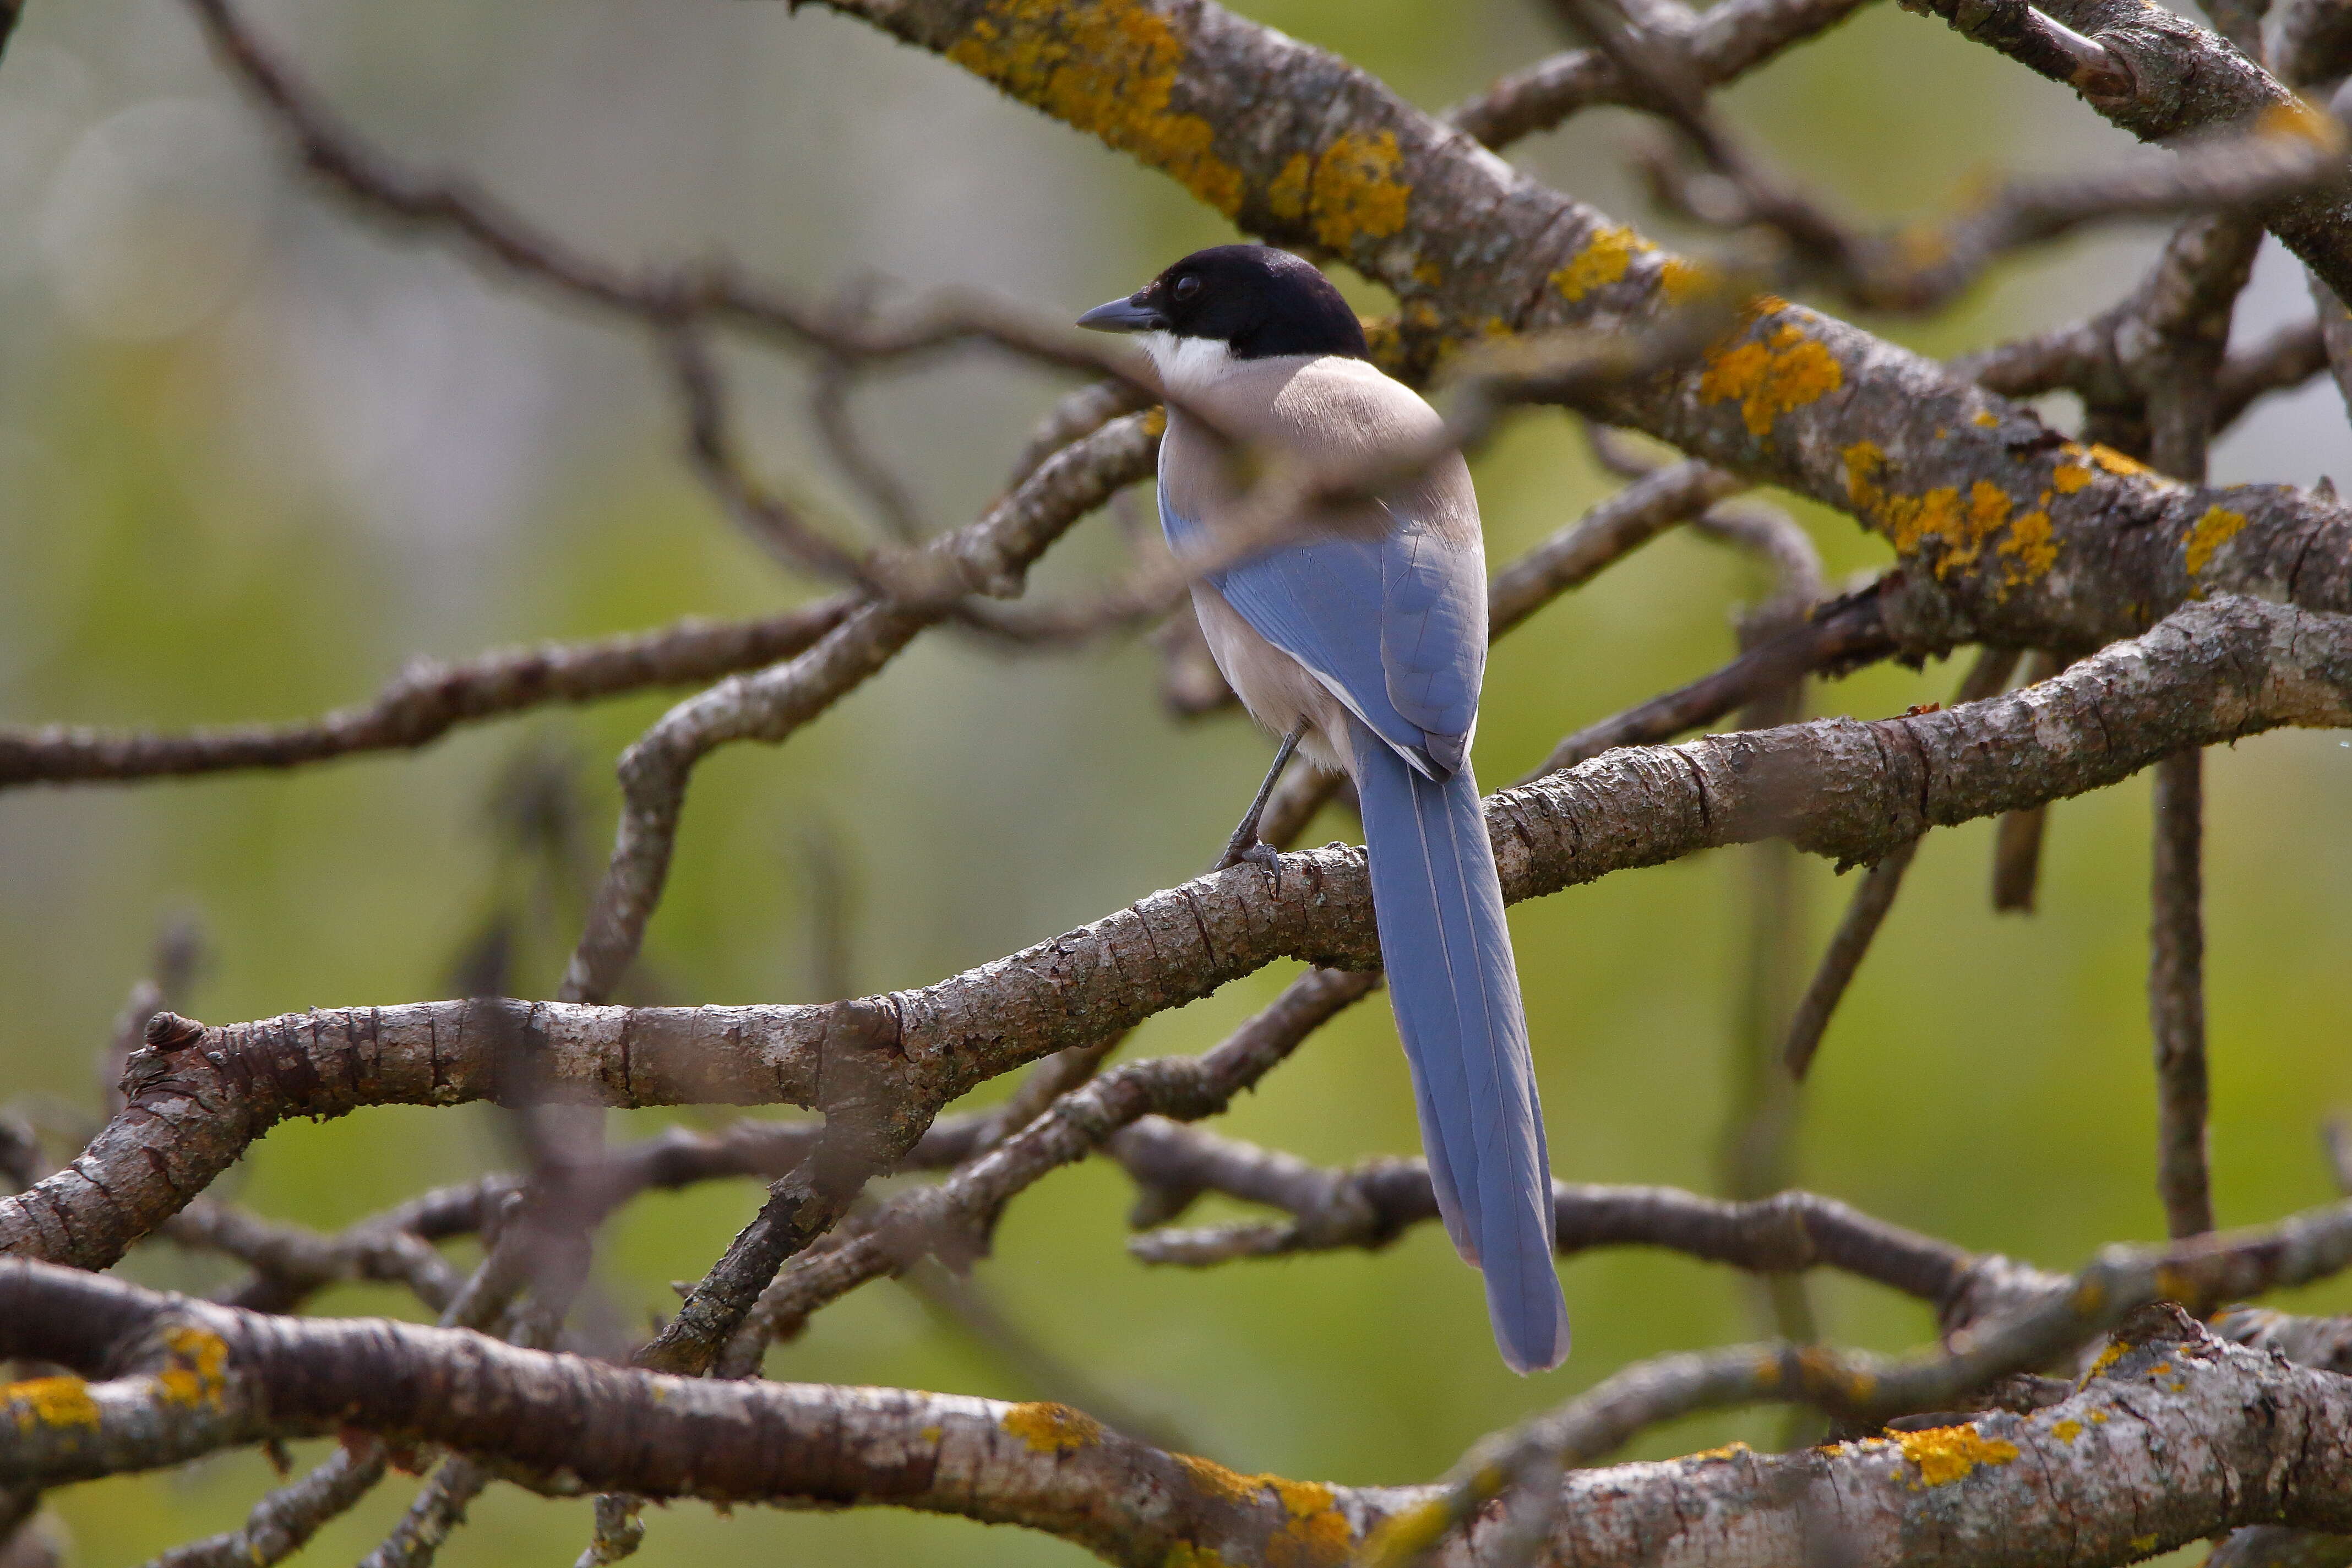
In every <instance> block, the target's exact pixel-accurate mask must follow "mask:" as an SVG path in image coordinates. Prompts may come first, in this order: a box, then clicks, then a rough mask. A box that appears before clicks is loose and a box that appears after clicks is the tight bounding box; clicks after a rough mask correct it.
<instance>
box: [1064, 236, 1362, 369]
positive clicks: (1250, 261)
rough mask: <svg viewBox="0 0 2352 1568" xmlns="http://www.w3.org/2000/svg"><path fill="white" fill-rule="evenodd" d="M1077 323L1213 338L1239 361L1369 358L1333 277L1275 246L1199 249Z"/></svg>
mask: <svg viewBox="0 0 2352 1568" xmlns="http://www.w3.org/2000/svg"><path fill="white" fill-rule="evenodd" d="M1078 325H1080V326H1082V327H1094V328H1097V329H1098V330H1100V331H1107V332H1172V333H1174V334H1175V335H1176V336H1177V337H1180V338H1213V339H1216V340H1217V341H1219V342H1223V343H1226V344H1228V345H1230V346H1231V348H1232V350H1233V353H1234V358H1235V359H1271V358H1273V357H1274V356H1276V355H1277V354H1342V355H1345V356H1347V357H1349V358H1350V359H1370V357H1371V351H1370V346H1369V345H1367V344H1366V343H1365V342H1364V329H1363V326H1362V324H1361V323H1360V322H1359V321H1357V320H1356V312H1355V311H1353V310H1349V309H1348V301H1347V300H1343V299H1341V298H1340V297H1339V289H1335V288H1333V287H1332V286H1331V280H1330V279H1328V278H1326V277H1324V276H1323V274H1321V273H1320V272H1318V271H1317V270H1316V269H1315V268H1314V267H1313V265H1312V264H1311V263H1308V262H1306V261H1303V260H1301V259H1299V258H1297V257H1296V256H1293V255H1291V254H1290V252H1288V251H1286V250H1276V249H1275V248H1274V247H1272V246H1269V245H1219V246H1213V247H1210V248H1209V249H1207V250H1196V251H1194V252H1193V253H1192V255H1190V256H1188V257H1186V258H1184V259H1183V260H1181V261H1180V262H1178V263H1177V264H1176V265H1175V266H1173V267H1171V268H1169V269H1168V270H1167V271H1165V272H1162V273H1161V274H1160V276H1159V277H1157V278H1155V279H1152V280H1151V281H1150V283H1148V284H1146V285H1144V286H1143V287H1142V288H1140V289H1137V290H1136V291H1135V292H1134V293H1132V294H1130V295H1129V296H1128V297H1127V298H1126V299H1124V300H1112V301H1111V302H1110V303H1109V304H1108V305H1098V306H1097V307H1096V308H1095V309H1093V310H1088V311H1087V313H1086V314H1085V315H1083V316H1081V317H1079V318H1078Z"/></svg>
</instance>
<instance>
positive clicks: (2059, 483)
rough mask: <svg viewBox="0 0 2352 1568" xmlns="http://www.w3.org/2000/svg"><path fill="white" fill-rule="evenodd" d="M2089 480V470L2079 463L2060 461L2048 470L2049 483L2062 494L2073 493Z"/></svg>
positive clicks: (2068, 494)
mask: <svg viewBox="0 0 2352 1568" xmlns="http://www.w3.org/2000/svg"><path fill="white" fill-rule="evenodd" d="M2090 482H2091V470H2090V469H2088V468H2084V467H2083V465H2082V464H2080V463H2061V464H2059V465H2058V466H2057V467H2056V468H2053V469H2051V470H2050V483H2051V484H2052V486H2053V487H2054V488H2055V489H2057V491H2058V493H2059V494H2060V495H2062V496H2070V495H2073V494H2074V492H2075V491H2076V490H2079V489H2082V488H2083V487H2084V485H2087V484H2089V483H2090Z"/></svg>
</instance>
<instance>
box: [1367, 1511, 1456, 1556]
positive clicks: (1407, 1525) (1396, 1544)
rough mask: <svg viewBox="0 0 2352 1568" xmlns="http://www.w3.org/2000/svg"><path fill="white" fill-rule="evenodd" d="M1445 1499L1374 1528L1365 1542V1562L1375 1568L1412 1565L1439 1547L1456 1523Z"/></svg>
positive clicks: (1403, 1514)
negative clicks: (1440, 1538) (1417, 1558)
mask: <svg viewBox="0 0 2352 1568" xmlns="http://www.w3.org/2000/svg"><path fill="white" fill-rule="evenodd" d="M1452 1517H1453V1516H1452V1515H1451V1514H1450V1513H1448V1512H1447V1510H1446V1507H1445V1500H1444V1498H1442V1497H1435V1498H1432V1499H1430V1500H1428V1501H1427V1502H1424V1503H1417V1504H1415V1505H1414V1506H1413V1507H1412V1508H1409V1509H1406V1510H1403V1511H1402V1512H1400V1513H1392V1514H1391V1515H1389V1516H1388V1518H1386V1519H1384V1520H1382V1521H1381V1522H1380V1523H1379V1524H1377V1525H1375V1526H1373V1527H1372V1532H1371V1534H1370V1535H1369V1536H1367V1537H1366V1538H1365V1541H1364V1561H1365V1562H1366V1563H1369V1564H1370V1565H1371V1568H1391V1564H1393V1563H1404V1562H1409V1561H1411V1560H1412V1558H1414V1557H1417V1556H1419V1555H1421V1553H1423V1552H1426V1551H1428V1550H1429V1549H1430V1548H1431V1547H1433V1546H1434V1545H1436V1544H1437V1538H1438V1537H1439V1536H1441V1535H1444V1533H1445V1527H1446V1526H1447V1524H1449V1523H1450V1522H1451V1521H1452Z"/></svg>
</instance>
